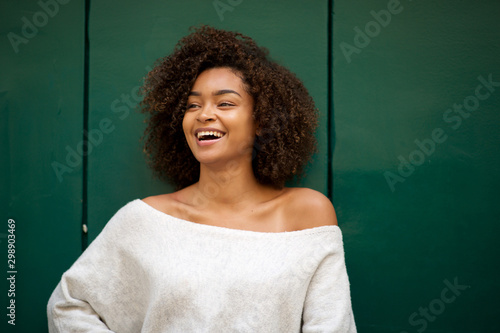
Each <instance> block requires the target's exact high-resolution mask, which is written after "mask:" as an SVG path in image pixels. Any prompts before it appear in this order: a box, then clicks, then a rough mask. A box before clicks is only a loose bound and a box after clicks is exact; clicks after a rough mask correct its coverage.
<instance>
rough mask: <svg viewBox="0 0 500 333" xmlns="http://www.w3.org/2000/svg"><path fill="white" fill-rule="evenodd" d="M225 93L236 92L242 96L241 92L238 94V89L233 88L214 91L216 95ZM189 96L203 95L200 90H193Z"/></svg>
mask: <svg viewBox="0 0 500 333" xmlns="http://www.w3.org/2000/svg"><path fill="white" fill-rule="evenodd" d="M224 94H236V95H238V96H240V97H241V95H240V94H238V93H237V92H236V91H234V90H231V89H221V90H217V91H215V92H214V93H213V95H214V96H219V95H224ZM188 96H201V93H200V92H198V91H191V92H189V95H188Z"/></svg>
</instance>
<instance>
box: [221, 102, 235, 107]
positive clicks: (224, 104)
mask: <svg viewBox="0 0 500 333" xmlns="http://www.w3.org/2000/svg"><path fill="white" fill-rule="evenodd" d="M219 106H234V104H232V103H228V102H222V103H220V104H219Z"/></svg>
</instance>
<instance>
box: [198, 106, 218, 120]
mask: <svg viewBox="0 0 500 333" xmlns="http://www.w3.org/2000/svg"><path fill="white" fill-rule="evenodd" d="M215 119H216V115H215V113H214V110H213V107H212V106H210V105H208V106H204V107H203V108H201V109H200V113H199V114H198V120H199V121H201V122H206V121H211V120H215Z"/></svg>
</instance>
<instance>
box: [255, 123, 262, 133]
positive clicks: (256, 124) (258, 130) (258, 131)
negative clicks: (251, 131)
mask: <svg viewBox="0 0 500 333" xmlns="http://www.w3.org/2000/svg"><path fill="white" fill-rule="evenodd" d="M261 134H262V130H261V128H260V124H259V123H257V122H256V123H255V135H257V136H260V135H261Z"/></svg>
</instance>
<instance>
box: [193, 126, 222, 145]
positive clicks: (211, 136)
mask: <svg viewBox="0 0 500 333" xmlns="http://www.w3.org/2000/svg"><path fill="white" fill-rule="evenodd" d="M224 135H226V133H224V132H221V131H215V130H212V131H210V130H206V131H205V130H202V131H198V132H197V133H196V134H195V136H196V139H197V140H196V141H197V143H198V145H200V146H206V145H210V144H213V143H215V142H217V141H219V140H220V139H221V138H222V137H224Z"/></svg>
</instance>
